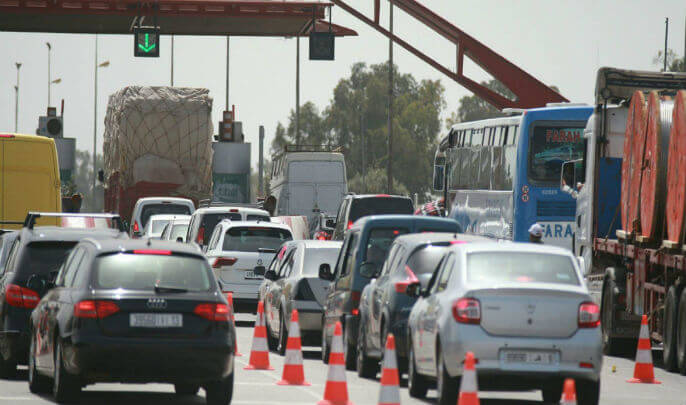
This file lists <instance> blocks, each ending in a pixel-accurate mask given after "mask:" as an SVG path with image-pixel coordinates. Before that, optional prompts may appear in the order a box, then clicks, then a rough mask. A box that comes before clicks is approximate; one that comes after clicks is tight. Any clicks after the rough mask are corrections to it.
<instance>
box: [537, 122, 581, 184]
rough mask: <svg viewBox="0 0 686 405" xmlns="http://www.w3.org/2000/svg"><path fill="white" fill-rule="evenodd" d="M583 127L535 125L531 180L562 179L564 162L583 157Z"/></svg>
mask: <svg viewBox="0 0 686 405" xmlns="http://www.w3.org/2000/svg"><path fill="white" fill-rule="evenodd" d="M583 132H584V128H583V127H569V126H542V125H541V126H534V127H533V136H532V137H531V142H530V146H529V178H530V179H531V181H537V182H545V183H554V182H558V181H559V179H560V170H561V167H562V163H564V162H565V161H567V160H575V159H583V157H584V150H585V149H586V148H585V145H586V143H585V141H584V138H583Z"/></svg>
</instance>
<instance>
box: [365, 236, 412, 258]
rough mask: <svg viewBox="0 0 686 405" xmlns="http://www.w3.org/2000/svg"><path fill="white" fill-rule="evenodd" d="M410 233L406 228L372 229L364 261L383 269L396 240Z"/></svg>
mask: <svg viewBox="0 0 686 405" xmlns="http://www.w3.org/2000/svg"><path fill="white" fill-rule="evenodd" d="M408 232H409V230H408V229H406V228H377V229H372V230H371V232H369V240H368V241H367V249H365V256H364V259H363V261H365V262H367V263H374V264H376V265H377V267H378V268H381V265H382V264H383V262H384V261H385V260H386V255H387V254H388V250H389V249H390V248H391V244H392V243H393V241H394V240H395V238H397V237H398V236H400V235H404V234H406V233H408Z"/></svg>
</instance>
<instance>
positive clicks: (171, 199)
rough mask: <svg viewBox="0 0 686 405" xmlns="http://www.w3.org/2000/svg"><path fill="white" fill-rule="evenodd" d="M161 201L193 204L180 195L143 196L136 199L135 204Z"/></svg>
mask: <svg viewBox="0 0 686 405" xmlns="http://www.w3.org/2000/svg"><path fill="white" fill-rule="evenodd" d="M163 201H169V202H170V203H177V204H188V203H191V204H193V201H191V200H189V199H188V198H181V197H143V198H139V199H138V201H136V205H139V204H154V203H158V202H163ZM193 206H195V205H194V204H193Z"/></svg>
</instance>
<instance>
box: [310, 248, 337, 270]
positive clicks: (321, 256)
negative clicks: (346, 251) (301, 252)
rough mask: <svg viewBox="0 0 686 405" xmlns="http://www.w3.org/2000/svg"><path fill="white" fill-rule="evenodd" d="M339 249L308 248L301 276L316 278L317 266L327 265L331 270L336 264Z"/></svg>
mask: <svg viewBox="0 0 686 405" xmlns="http://www.w3.org/2000/svg"><path fill="white" fill-rule="evenodd" d="M339 250H340V248H338V247H332V248H329V247H327V248H310V249H306V250H305V261H304V263H303V274H304V275H306V276H317V275H318V274H319V266H321V265H322V264H324V263H328V264H329V266H331V268H333V267H334V265H335V264H336V259H338V252H339Z"/></svg>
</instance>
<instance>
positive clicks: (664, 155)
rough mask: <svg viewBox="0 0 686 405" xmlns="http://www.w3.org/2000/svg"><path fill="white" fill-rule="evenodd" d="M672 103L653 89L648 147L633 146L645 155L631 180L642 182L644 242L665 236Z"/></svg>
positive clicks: (646, 143)
mask: <svg viewBox="0 0 686 405" xmlns="http://www.w3.org/2000/svg"><path fill="white" fill-rule="evenodd" d="M673 107H674V102H673V101H672V100H669V101H661V100H660V95H659V94H658V93H657V92H656V91H652V92H651V93H650V95H649V96H648V116H647V119H646V130H645V138H644V147H645V150H643V149H642V148H640V149H639V148H636V149H634V151H635V152H639V151H640V152H642V153H641V156H642V158H641V159H640V160H639V162H640V163H641V164H640V166H636V168H638V169H639V170H636V171H634V173H633V176H634V178H633V179H632V184H633V183H634V182H639V183H640V192H639V193H637V194H638V195H637V196H636V198H637V199H640V200H639V205H640V224H641V229H640V237H641V239H643V241H644V242H648V241H657V240H659V239H661V238H662V230H663V224H664V215H663V214H664V212H665V211H664V210H665V202H666V200H667V196H666V194H667V190H666V186H667V161H668V156H669V131H670V129H671V127H672V110H673ZM634 146H636V145H634ZM634 160H636V159H634ZM641 168H642V170H641Z"/></svg>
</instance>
